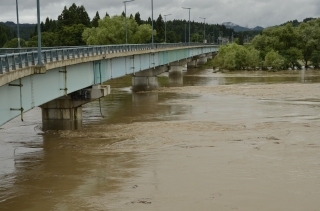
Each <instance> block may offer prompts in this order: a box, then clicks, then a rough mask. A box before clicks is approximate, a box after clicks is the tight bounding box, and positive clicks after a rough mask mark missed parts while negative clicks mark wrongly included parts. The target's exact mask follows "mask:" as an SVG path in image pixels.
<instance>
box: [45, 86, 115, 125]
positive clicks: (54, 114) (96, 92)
mask: <svg viewBox="0 0 320 211" xmlns="http://www.w3.org/2000/svg"><path fill="white" fill-rule="evenodd" d="M108 94H110V86H108V85H96V86H93V87H92V89H83V90H79V91H77V92H74V93H71V94H69V95H68V96H64V97H60V98H58V99H55V100H52V101H50V102H48V103H45V104H43V105H41V106H40V107H41V110H42V129H43V130H78V129H81V128H82V105H84V104H86V103H89V102H91V101H93V100H96V99H98V98H101V97H104V96H106V95H108Z"/></svg>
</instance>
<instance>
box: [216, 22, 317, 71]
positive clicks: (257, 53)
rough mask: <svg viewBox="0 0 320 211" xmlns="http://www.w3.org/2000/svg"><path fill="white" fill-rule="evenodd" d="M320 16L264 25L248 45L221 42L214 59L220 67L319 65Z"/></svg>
mask: <svg viewBox="0 0 320 211" xmlns="http://www.w3.org/2000/svg"><path fill="white" fill-rule="evenodd" d="M319 34H320V18H318V19H313V18H310V19H306V20H305V21H303V22H302V23H299V24H297V23H296V22H295V21H293V22H288V23H286V24H285V25H280V26H276V27H270V28H266V29H264V30H263V31H262V33H261V34H259V35H257V36H255V37H254V39H253V40H252V41H251V44H250V45H246V46H241V45H237V44H232V45H227V46H223V47H221V48H220V49H219V54H218V55H217V57H216V58H215V59H214V63H215V65H216V66H219V67H220V68H222V69H228V70H239V69H256V68H258V69H260V68H262V69H273V70H280V69H288V68H291V69H300V68H301V66H302V65H304V66H305V67H310V64H311V65H312V66H314V67H315V68H319V63H320V36H319Z"/></svg>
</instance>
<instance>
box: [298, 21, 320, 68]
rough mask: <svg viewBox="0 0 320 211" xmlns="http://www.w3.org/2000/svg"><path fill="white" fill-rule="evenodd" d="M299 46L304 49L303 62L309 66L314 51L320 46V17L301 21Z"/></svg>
mask: <svg viewBox="0 0 320 211" xmlns="http://www.w3.org/2000/svg"><path fill="white" fill-rule="evenodd" d="M298 32H299V37H298V40H299V41H298V47H299V48H300V49H301V51H302V57H303V62H304V64H305V66H306V67H308V62H309V61H310V60H311V58H312V53H313V51H315V50H317V49H319V47H320V37H319V34H320V18H318V19H317V20H311V21H308V22H307V23H301V24H300V25H299V27H298Z"/></svg>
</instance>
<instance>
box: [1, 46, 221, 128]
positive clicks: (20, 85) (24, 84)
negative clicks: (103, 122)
mask: <svg viewBox="0 0 320 211" xmlns="http://www.w3.org/2000/svg"><path fill="white" fill-rule="evenodd" d="M218 48H219V47H218V46H215V45H210V44H201V43H200V44H199V43H190V44H188V43H180V44H155V45H154V48H152V46H151V45H150V44H145V45H107V46H80V47H61V48H44V49H42V51H41V54H42V55H41V56H42V63H43V64H42V65H38V64H37V63H38V53H37V51H36V49H32V48H31V49H29V48H20V49H0V97H1V100H0V126H1V125H3V124H5V123H6V122H8V121H10V120H11V119H13V118H15V117H17V116H19V115H21V120H23V113H24V112H26V111H28V110H30V109H32V108H34V107H35V106H40V107H41V108H42V123H43V129H44V130H50V129H78V128H81V125H82V105H83V104H85V103H88V102H90V101H92V100H95V99H99V98H101V97H104V96H106V95H108V94H109V93H110V86H108V85H102V83H103V82H105V81H108V80H110V79H113V78H118V77H122V76H125V75H127V74H131V75H132V89H133V90H134V91H139V90H151V89H156V88H157V85H158V81H157V75H158V74H160V73H162V72H165V71H168V70H169V71H170V72H171V73H173V74H175V73H176V74H181V71H182V69H183V66H185V65H186V64H188V66H196V65H197V63H205V62H206V61H207V58H208V57H209V58H210V57H212V53H216V52H217V51H218Z"/></svg>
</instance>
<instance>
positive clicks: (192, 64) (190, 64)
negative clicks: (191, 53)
mask: <svg viewBox="0 0 320 211" xmlns="http://www.w3.org/2000/svg"><path fill="white" fill-rule="evenodd" d="M197 64H198V62H197V59H194V60H192V61H191V62H189V63H188V64H187V65H188V67H197Z"/></svg>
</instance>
